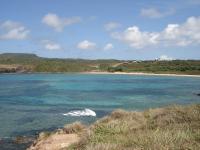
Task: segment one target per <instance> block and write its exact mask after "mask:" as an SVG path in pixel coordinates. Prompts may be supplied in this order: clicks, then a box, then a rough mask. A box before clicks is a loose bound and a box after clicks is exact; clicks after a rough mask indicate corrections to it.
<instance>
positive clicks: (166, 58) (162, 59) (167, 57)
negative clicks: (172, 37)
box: [158, 55, 173, 61]
mask: <svg viewBox="0 0 200 150" xmlns="http://www.w3.org/2000/svg"><path fill="white" fill-rule="evenodd" d="M158 60H161V61H170V60H173V58H172V57H169V56H167V55H161V56H160V58H159V59H158Z"/></svg>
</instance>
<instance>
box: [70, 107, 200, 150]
mask: <svg viewBox="0 0 200 150" xmlns="http://www.w3.org/2000/svg"><path fill="white" fill-rule="evenodd" d="M80 139H81V140H80V141H79V142H78V143H77V144H75V145H73V147H72V149H86V150H141V149H142V150H147V149H148V150H154V149H162V150H170V149H177V150H178V149H179V150H184V149H187V150H189V149H191V150H198V149H200V104H197V105H191V106H178V105H174V106H169V107H165V108H158V109H149V110H146V111H144V112H127V111H124V110H116V111H114V112H112V113H111V114H110V115H109V116H107V117H104V118H102V119H100V120H98V121H97V122H96V123H94V124H93V125H91V126H90V127H89V128H88V129H87V132H84V134H82V135H81V138H80Z"/></svg>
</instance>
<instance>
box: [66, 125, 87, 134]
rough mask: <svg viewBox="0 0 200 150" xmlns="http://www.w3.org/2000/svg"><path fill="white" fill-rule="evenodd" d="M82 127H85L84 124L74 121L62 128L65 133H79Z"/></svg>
mask: <svg viewBox="0 0 200 150" xmlns="http://www.w3.org/2000/svg"><path fill="white" fill-rule="evenodd" d="M84 129H86V126H85V125H83V124H82V123H81V122H74V123H72V124H67V125H65V126H64V128H63V129H62V130H63V132H65V133H67V134H72V133H81V132H82V131H83V130H84Z"/></svg>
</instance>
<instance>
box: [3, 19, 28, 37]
mask: <svg viewBox="0 0 200 150" xmlns="http://www.w3.org/2000/svg"><path fill="white" fill-rule="evenodd" d="M0 29H1V30H2V31H3V34H2V35H0V39H2V40H24V39H26V38H27V37H28V34H29V32H30V31H29V30H27V29H26V28H25V27H24V26H23V25H21V24H20V23H18V22H14V21H10V20H8V21H5V22H4V23H2V24H1V25H0Z"/></svg>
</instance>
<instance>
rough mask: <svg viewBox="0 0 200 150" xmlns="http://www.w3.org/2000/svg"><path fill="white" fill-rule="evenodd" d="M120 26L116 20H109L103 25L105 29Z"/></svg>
mask: <svg viewBox="0 0 200 150" xmlns="http://www.w3.org/2000/svg"><path fill="white" fill-rule="evenodd" d="M120 26H121V24H119V23H117V22H109V23H107V24H105V25H104V28H105V29H106V30H107V31H111V30H114V29H117V28H119V27H120Z"/></svg>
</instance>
